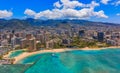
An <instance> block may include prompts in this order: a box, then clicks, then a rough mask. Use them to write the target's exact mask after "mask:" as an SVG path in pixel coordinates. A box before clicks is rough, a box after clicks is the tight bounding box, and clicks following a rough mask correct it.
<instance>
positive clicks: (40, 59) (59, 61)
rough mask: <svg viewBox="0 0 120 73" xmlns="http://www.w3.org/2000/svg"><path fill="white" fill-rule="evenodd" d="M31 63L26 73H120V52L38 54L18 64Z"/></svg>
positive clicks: (116, 50) (117, 50)
mask: <svg viewBox="0 0 120 73" xmlns="http://www.w3.org/2000/svg"><path fill="white" fill-rule="evenodd" d="M29 63H33V65H32V66H30V68H28V69H27V70H25V73H120V50H119V49H109V50H108V49H107V50H101V51H82V50H81V51H80V50H79V51H69V52H63V53H55V55H54V56H53V55H52V53H45V54H36V55H32V56H29V57H27V58H25V59H23V60H21V61H19V62H18V64H29Z"/></svg>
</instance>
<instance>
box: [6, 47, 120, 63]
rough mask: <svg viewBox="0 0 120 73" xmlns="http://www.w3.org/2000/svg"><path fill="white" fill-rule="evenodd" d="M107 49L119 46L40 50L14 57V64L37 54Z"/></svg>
mask: <svg viewBox="0 0 120 73" xmlns="http://www.w3.org/2000/svg"><path fill="white" fill-rule="evenodd" d="M108 48H120V46H111V47H106V48H88V47H86V48H77V49H75V48H72V49H71V48H62V49H51V50H40V51H35V52H24V53H22V54H21V55H19V56H16V57H14V59H15V61H14V64H16V63H17V62H18V61H20V60H22V59H23V58H25V57H28V56H30V55H34V54H39V53H46V52H53V53H56V52H64V51H72V50H102V49H108ZM12 52H13V51H11V52H9V53H8V54H7V55H5V56H4V58H7V57H8V56H9V55H10V54H11V53H12Z"/></svg>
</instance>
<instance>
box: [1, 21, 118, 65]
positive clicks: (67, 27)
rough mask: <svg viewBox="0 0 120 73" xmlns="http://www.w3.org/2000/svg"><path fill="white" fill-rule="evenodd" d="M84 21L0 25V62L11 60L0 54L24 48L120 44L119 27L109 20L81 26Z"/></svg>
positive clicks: (92, 46) (90, 46)
mask: <svg viewBox="0 0 120 73" xmlns="http://www.w3.org/2000/svg"><path fill="white" fill-rule="evenodd" d="M44 22H45V21H44ZM46 22H47V21H46ZM77 22H79V21H77ZM84 22H85V21H84ZM84 22H82V23H81V24H80V23H76V24H74V23H73V22H72V23H71V22H70V21H69V23H68V21H67V22H65V21H64V22H63V21H61V22H60V23H59V24H57V25H55V26H52V23H51V26H40V25H39V26H35V27H33V28H32V27H26V28H25V27H24V29H17V28H3V29H2V28H1V29H0V59H1V60H0V61H1V63H2V62H3V64H9V63H11V61H13V59H12V60H11V59H3V58H2V57H3V55H5V54H7V53H8V52H9V51H11V50H15V49H25V48H27V49H28V51H29V52H32V51H37V50H43V49H58V48H72V49H74V48H78V49H80V48H84V47H89V48H101V47H109V46H120V29H119V28H120V26H115V25H113V24H112V25H109V23H106V24H101V23H93V24H94V25H92V23H90V25H89V24H88V23H86V24H87V25H85V23H84ZM37 24H38V23H37ZM43 24H44V23H43ZM53 24H54V23H53ZM16 25H17V23H16ZM16 25H15V26H16ZM19 25H20V24H19ZM9 26H10V25H9ZM12 26H13V27H14V25H12Z"/></svg>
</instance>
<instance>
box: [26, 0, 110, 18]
mask: <svg viewBox="0 0 120 73" xmlns="http://www.w3.org/2000/svg"><path fill="white" fill-rule="evenodd" d="M96 6H99V3H96V2H94V1H92V2H91V3H90V4H83V3H81V2H79V1H77V0H72V1H71V0H60V1H57V2H55V3H54V7H55V8H54V9H52V10H45V11H41V12H39V13H36V12H35V11H33V10H31V9H26V10H25V12H24V14H26V15H29V16H34V18H35V19H39V18H45V19H86V18H90V17H99V18H108V16H106V15H105V14H104V11H103V10H100V11H95V10H94V8H95V7H96ZM76 8H77V9H76Z"/></svg>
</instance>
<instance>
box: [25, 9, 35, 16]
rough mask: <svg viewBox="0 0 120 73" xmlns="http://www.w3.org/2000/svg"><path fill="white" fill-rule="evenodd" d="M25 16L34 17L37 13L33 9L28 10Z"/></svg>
mask: <svg viewBox="0 0 120 73" xmlns="http://www.w3.org/2000/svg"><path fill="white" fill-rule="evenodd" d="M24 14H27V15H29V16H34V15H35V14H36V12H35V11H33V10H31V9H26V10H25V12H24Z"/></svg>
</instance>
